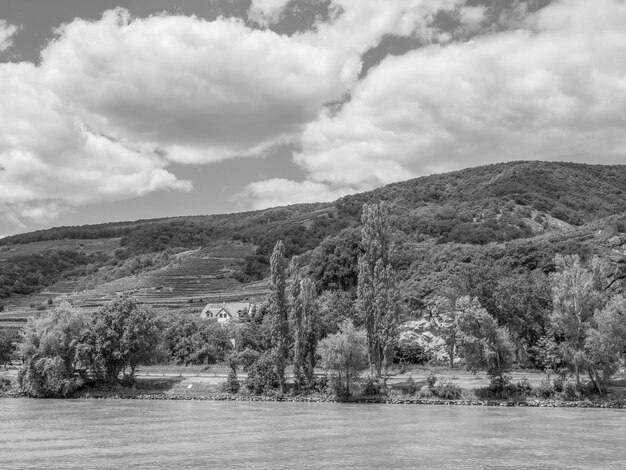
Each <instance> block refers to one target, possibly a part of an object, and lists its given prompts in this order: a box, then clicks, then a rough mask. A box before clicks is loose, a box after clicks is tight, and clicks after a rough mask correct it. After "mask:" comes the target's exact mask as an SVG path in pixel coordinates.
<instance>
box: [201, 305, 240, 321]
mask: <svg viewBox="0 0 626 470" xmlns="http://www.w3.org/2000/svg"><path fill="white" fill-rule="evenodd" d="M222 310H224V311H225V312H226V313H228V315H230V317H231V318H233V317H235V315H236V314H237V312H239V311H242V310H250V302H230V303H226V302H222V303H221V304H206V306H205V307H204V309H203V310H202V313H201V315H206V316H210V317H215V316H216V315H217V314H218V313H220V312H221V311H222Z"/></svg>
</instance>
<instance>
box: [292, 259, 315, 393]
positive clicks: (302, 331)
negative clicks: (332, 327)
mask: <svg viewBox="0 0 626 470" xmlns="http://www.w3.org/2000/svg"><path fill="white" fill-rule="evenodd" d="M291 299H292V303H291V311H292V319H293V327H294V332H293V340H294V348H293V350H294V355H293V356H294V358H293V373H294V376H295V378H296V383H298V385H301V386H305V387H310V386H312V385H313V383H314V377H315V375H314V373H315V365H316V362H317V358H316V350H317V342H318V338H319V306H318V304H317V300H316V288H315V283H314V282H313V281H312V280H311V279H310V278H309V277H305V278H302V277H301V276H300V273H299V271H298V270H297V269H295V268H294V270H293V283H292V285H291Z"/></svg>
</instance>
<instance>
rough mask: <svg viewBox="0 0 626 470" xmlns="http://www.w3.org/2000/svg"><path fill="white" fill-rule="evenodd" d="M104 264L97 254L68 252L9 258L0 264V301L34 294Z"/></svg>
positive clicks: (59, 251)
mask: <svg viewBox="0 0 626 470" xmlns="http://www.w3.org/2000/svg"><path fill="white" fill-rule="evenodd" d="M104 260H105V257H104V256H103V255H101V254H96V255H86V254H84V253H81V252H78V251H71V250H58V251H47V252H44V253H40V254H32V255H19V256H13V257H10V258H9V259H7V260H5V261H3V262H2V263H0V265H1V267H2V270H1V271H0V298H6V297H9V296H11V295H13V294H31V293H33V292H37V291H38V290H40V289H42V288H44V287H46V286H49V285H51V284H53V283H54V282H56V281H58V280H60V279H61V278H62V277H63V276H68V277H69V276H78V275H85V274H87V269H88V267H89V266H90V265H95V266H101V265H102V262H103V261H104Z"/></svg>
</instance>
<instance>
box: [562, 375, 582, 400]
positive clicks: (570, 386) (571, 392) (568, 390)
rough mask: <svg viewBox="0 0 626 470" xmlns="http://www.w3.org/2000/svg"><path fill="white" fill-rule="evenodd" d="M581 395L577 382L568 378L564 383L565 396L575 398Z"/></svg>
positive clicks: (570, 398)
mask: <svg viewBox="0 0 626 470" xmlns="http://www.w3.org/2000/svg"><path fill="white" fill-rule="evenodd" d="M578 397H579V392H578V387H577V386H576V382H575V381H573V380H568V381H567V382H565V383H564V384H563V398H564V399H565V400H575V399H576V398H578Z"/></svg>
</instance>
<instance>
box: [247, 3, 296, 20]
mask: <svg viewBox="0 0 626 470" xmlns="http://www.w3.org/2000/svg"><path fill="white" fill-rule="evenodd" d="M288 3H289V0H252V2H251V4H250V8H249V9H248V18H249V19H250V20H252V21H254V22H256V23H258V24H259V25H261V26H269V25H272V24H275V23H277V22H278V20H279V19H280V14H281V12H282V11H283V10H284V9H285V7H286V6H287V4H288Z"/></svg>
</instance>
